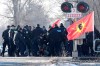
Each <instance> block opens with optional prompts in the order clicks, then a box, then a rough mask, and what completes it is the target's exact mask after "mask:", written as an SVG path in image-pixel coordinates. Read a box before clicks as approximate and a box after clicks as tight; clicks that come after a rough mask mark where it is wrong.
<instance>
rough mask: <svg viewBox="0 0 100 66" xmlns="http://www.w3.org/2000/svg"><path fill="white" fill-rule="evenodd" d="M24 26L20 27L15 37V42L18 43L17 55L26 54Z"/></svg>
mask: <svg viewBox="0 0 100 66" xmlns="http://www.w3.org/2000/svg"><path fill="white" fill-rule="evenodd" d="M22 31H23V30H22V28H19V29H18V33H17V35H16V37H15V43H16V55H17V56H20V54H21V56H25V50H26V44H25V41H24V36H23V32H22Z"/></svg>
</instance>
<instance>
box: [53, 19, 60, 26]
mask: <svg viewBox="0 0 100 66" xmlns="http://www.w3.org/2000/svg"><path fill="white" fill-rule="evenodd" d="M59 23H60V19H58V20H57V21H56V22H54V23H53V24H52V28H54V27H55V25H56V24H57V25H58V24H59Z"/></svg>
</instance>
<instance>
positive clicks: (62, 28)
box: [60, 23, 68, 53]
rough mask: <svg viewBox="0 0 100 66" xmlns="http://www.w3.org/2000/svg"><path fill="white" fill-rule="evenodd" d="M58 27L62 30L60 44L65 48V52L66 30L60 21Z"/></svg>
mask: <svg viewBox="0 0 100 66" xmlns="http://www.w3.org/2000/svg"><path fill="white" fill-rule="evenodd" d="M60 29H61V32H62V37H61V38H62V46H63V48H64V49H65V52H66V53H67V43H68V39H67V34H68V32H67V30H66V28H65V27H64V25H63V24H62V23H61V24H60ZM63 48H62V49H63Z"/></svg>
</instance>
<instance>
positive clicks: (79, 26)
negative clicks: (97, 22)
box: [67, 12, 94, 40]
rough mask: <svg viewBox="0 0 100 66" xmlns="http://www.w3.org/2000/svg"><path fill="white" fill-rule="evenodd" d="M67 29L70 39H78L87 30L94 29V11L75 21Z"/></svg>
mask: <svg viewBox="0 0 100 66" xmlns="http://www.w3.org/2000/svg"><path fill="white" fill-rule="evenodd" d="M67 31H68V35H67V38H68V40H73V39H77V38H78V37H80V36H81V35H82V34H84V33H86V32H91V31H94V12H91V13H90V14H88V15H87V16H85V17H83V18H81V19H80V20H78V21H76V22H74V23H73V24H72V25H70V26H69V27H68V29H67Z"/></svg>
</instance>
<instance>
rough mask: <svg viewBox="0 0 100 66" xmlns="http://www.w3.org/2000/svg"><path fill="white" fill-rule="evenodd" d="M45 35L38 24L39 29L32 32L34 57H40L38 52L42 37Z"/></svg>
mask: <svg viewBox="0 0 100 66" xmlns="http://www.w3.org/2000/svg"><path fill="white" fill-rule="evenodd" d="M42 35H43V29H42V28H40V25H39V24H37V27H36V28H35V29H34V30H33V31H32V37H33V38H32V39H33V40H32V48H33V49H32V54H33V56H38V55H37V52H38V51H39V45H40V37H41V36H42Z"/></svg>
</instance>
